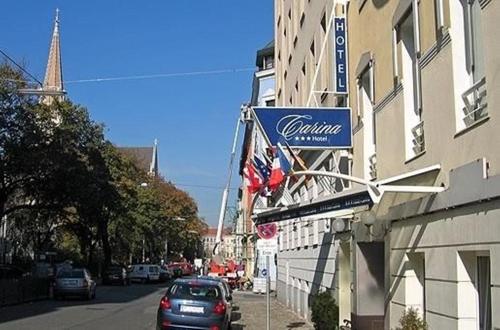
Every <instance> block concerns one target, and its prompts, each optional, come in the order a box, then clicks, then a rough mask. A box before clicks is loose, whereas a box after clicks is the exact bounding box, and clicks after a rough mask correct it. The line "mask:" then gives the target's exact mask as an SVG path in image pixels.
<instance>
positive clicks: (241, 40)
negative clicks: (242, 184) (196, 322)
mask: <svg viewBox="0 0 500 330" xmlns="http://www.w3.org/2000/svg"><path fill="white" fill-rule="evenodd" d="M56 8H59V9H60V19H61V49H62V61H63V72H64V80H65V81H68V83H67V84H66V86H65V87H66V90H67V92H68V95H69V97H70V98H71V99H72V100H73V101H74V102H76V103H80V104H82V105H84V106H86V107H87V108H88V109H89V111H90V113H91V115H92V117H93V119H94V120H96V121H98V122H103V123H104V124H105V125H106V127H107V137H108V138H109V139H110V140H111V141H113V142H114V143H115V144H117V145H119V146H145V145H152V143H153V140H154V139H155V138H158V140H159V158H160V168H161V171H162V173H163V174H164V175H165V176H166V177H167V179H169V180H171V181H173V182H174V183H178V184H179V187H180V188H182V189H185V190H187V191H188V192H189V193H190V194H191V196H193V197H194V198H195V199H196V201H197V203H198V206H199V209H200V215H201V216H203V217H205V218H206V219H207V222H208V223H209V224H211V225H215V224H216V222H217V217H218V211H219V207H220V200H221V194H222V190H221V189H205V188H196V187H188V186H184V185H181V184H185V185H202V186H215V187H223V186H224V185H225V183H226V180H227V167H228V161H229V152H230V148H231V143H232V136H233V134H234V128H235V124H236V119H237V117H238V112H239V109H240V105H241V103H243V102H246V101H248V100H249V99H250V95H251V82H252V72H251V71H248V70H244V71H241V72H236V73H221V74H212V75H192V76H190V75H187V76H176V77H167V78H156V79H143V80H118V81H108V82H86V83H82V82H81V83H70V81H73V80H81V79H92V78H107V77H123V76H136V75H149V74H164V73H182V72H198V71H212V70H223V69H247V68H253V67H254V66H255V53H256V51H257V50H258V49H259V48H262V47H263V46H264V45H265V44H266V43H267V42H268V41H270V40H271V39H272V38H273V1H272V0H252V1H235V0H148V1H136V0H134V1H122V0H106V1H102V0H101V1H97V0H92V1H89V0H85V1H83V0H80V1H76V0H72V1H67V0H66V1H63V0H59V1H57V0H44V1H34V0H32V1H28V0H15V1H13V0H11V1H3V3H2V10H1V11H0V30H1V31H2V33H1V36H0V48H1V49H2V50H3V51H5V52H7V53H8V54H9V55H11V56H12V57H13V58H15V59H16V60H18V61H20V62H23V63H25V64H26V67H27V69H28V70H29V71H30V72H31V73H32V74H34V75H35V76H36V77H38V79H39V80H43V76H44V70H45V65H46V61H47V56H48V47H49V41H50V36H51V33H52V28H53V19H54V14H55V9H56ZM238 182H239V178H238V177H237V176H233V184H232V186H237V185H238ZM235 195H236V191H235V190H233V191H232V196H231V198H230V205H231V206H234V204H235V197H236V196H235Z"/></svg>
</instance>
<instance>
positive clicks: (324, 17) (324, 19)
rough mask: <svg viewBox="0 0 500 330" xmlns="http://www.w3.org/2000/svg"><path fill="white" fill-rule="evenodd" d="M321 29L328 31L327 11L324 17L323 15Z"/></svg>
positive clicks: (324, 31)
mask: <svg viewBox="0 0 500 330" xmlns="http://www.w3.org/2000/svg"><path fill="white" fill-rule="evenodd" d="M321 29H322V30H323V33H326V13H323V17H321Z"/></svg>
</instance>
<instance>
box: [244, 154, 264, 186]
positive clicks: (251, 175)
mask: <svg viewBox="0 0 500 330" xmlns="http://www.w3.org/2000/svg"><path fill="white" fill-rule="evenodd" d="M243 175H244V177H245V185H246V186H247V188H248V191H250V193H251V194H254V193H256V192H258V191H259V190H260V188H261V187H262V183H263V182H262V178H261V177H260V176H259V175H258V172H257V171H256V170H255V167H254V165H253V164H252V162H251V161H249V162H247V163H246V165H245V168H244V169H243Z"/></svg>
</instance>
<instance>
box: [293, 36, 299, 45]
mask: <svg viewBox="0 0 500 330" xmlns="http://www.w3.org/2000/svg"><path fill="white" fill-rule="evenodd" d="M298 41H299V37H297V36H295V38H294V39H293V48H295V47H297V42H298Z"/></svg>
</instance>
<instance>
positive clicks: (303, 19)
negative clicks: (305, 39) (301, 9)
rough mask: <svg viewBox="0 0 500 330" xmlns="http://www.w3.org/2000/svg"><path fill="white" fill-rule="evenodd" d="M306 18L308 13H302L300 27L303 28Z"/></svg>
mask: <svg viewBox="0 0 500 330" xmlns="http://www.w3.org/2000/svg"><path fill="white" fill-rule="evenodd" d="M305 20H306V13H302V15H301V16H300V23H299V24H300V27H301V28H302V25H304V21H305Z"/></svg>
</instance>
